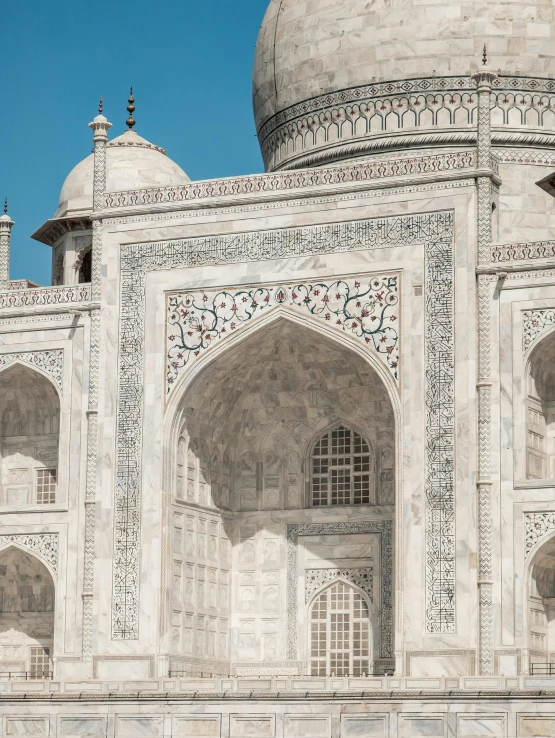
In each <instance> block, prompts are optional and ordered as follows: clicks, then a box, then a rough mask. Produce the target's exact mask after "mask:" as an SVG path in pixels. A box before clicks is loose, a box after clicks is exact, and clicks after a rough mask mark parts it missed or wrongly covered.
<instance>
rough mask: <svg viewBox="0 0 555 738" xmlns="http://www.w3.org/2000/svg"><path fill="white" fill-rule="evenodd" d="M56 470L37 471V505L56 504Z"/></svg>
mask: <svg viewBox="0 0 555 738" xmlns="http://www.w3.org/2000/svg"><path fill="white" fill-rule="evenodd" d="M57 476H58V474H57V470H56V469H37V505H51V504H53V503H54V502H56V481H57Z"/></svg>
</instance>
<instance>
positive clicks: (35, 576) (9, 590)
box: [0, 546, 54, 679]
mask: <svg viewBox="0 0 555 738" xmlns="http://www.w3.org/2000/svg"><path fill="white" fill-rule="evenodd" d="M53 637H54V582H53V581H52V577H51V575H50V573H49V571H48V569H47V568H46V566H45V565H44V564H42V563H41V562H40V561H39V560H38V559H37V558H36V557H35V556H33V555H31V554H30V553H27V552H26V551H23V550H21V549H19V548H17V547H15V546H10V547H8V548H7V549H3V550H2V551H0V673H12V674H13V673H15V674H18V673H21V674H27V675H28V676H30V677H31V678H34V679H43V678H49V675H50V672H51V670H52V667H51V659H52V646H53Z"/></svg>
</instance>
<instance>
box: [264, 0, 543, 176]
mask: <svg viewBox="0 0 555 738" xmlns="http://www.w3.org/2000/svg"><path fill="white" fill-rule="evenodd" d="M409 21H410V22H409ZM554 32H555V6H554V5H553V3H552V2H551V0H525V1H524V2H521V3H518V4H515V3H508V4H505V5H503V6H500V5H499V4H494V3H490V4H486V5H484V4H483V3H478V2H477V1H476V0H457V2H456V3H449V4H448V5H445V6H438V5H437V3H432V2H428V1H427V0H425V1H424V2H416V1H415V0H410V1H409V2H406V1H401V0H390V1H389V2H386V1H385V0H375V1H374V2H372V3H368V2H366V0H351V1H350V2H338V1H337V0H334V1H333V2H331V1H329V2H323V3H318V4H312V3H308V2H298V1H296V0H280V1H278V0H272V2H271V3H270V6H269V8H268V11H267V13H266V16H265V19H264V22H263V25H262V29H261V31H260V35H259V39H258V44H257V49H256V57H255V65H254V74H253V101H254V113H255V119H256V125H257V130H258V136H259V140H260V145H261V148H262V154H263V158H264V163H265V167H266V170H267V171H273V170H278V169H291V168H296V167H305V166H318V165H321V164H326V163H330V162H333V161H337V160H341V159H343V158H349V157H352V156H360V155H363V154H368V153H376V152H380V151H386V150H399V149H404V148H409V147H415V146H419V147H420V146H424V147H429V146H444V145H457V144H467V143H473V142H474V141H475V127H476V120H475V115H476V106H477V95H476V86H475V83H474V81H473V79H472V74H473V73H474V72H476V70H477V68H478V67H479V65H481V64H482V55H483V49H484V45H485V44H487V45H488V49H489V59H488V67H489V69H491V70H495V71H497V70H499V78H498V79H497V80H496V82H495V85H494V92H493V94H492V125H493V128H494V143H499V144H500V145H503V142H504V140H506V139H507V135H508V134H510V135H509V138H510V141H507V143H509V144H510V145H515V144H518V143H519V132H521V131H526V134H527V136H528V137H527V139H526V141H524V142H523V143H525V144H526V145H534V144H535V143H539V144H540V145H544V146H545V145H553V142H554V141H555V114H554V112H553V111H554V110H555V82H554V81H553V79H551V77H553V76H555V50H554V49H553V48H552V41H551V38H552V36H553V33H554ZM383 80H385V81H383ZM498 132H500V133H501V132H502V134H503V135H499V136H498V137H497V141H496V134H497V133H498ZM532 132H534V133H535V134H537V135H536V136H534V135H532V137H530V135H529V134H530V133H532ZM540 138H542V142H541V143H540V141H539V139H540Z"/></svg>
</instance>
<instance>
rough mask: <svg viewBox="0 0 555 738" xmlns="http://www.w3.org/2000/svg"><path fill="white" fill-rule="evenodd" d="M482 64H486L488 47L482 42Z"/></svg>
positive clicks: (485, 65)
mask: <svg viewBox="0 0 555 738" xmlns="http://www.w3.org/2000/svg"><path fill="white" fill-rule="evenodd" d="M482 65H483V66H484V67H487V65H488V47H487V46H486V45H485V44H484V51H483V53H482Z"/></svg>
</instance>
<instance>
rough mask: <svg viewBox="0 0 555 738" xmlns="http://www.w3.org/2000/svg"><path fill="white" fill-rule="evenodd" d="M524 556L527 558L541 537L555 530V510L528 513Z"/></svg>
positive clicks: (525, 517) (526, 516)
mask: <svg viewBox="0 0 555 738" xmlns="http://www.w3.org/2000/svg"><path fill="white" fill-rule="evenodd" d="M524 523H525V536H526V541H525V547H524V557H525V558H526V559H527V558H528V556H529V555H530V553H531V551H532V549H533V548H534V547H535V546H536V545H537V544H538V543H539V542H540V541H541V539H542V538H543V537H544V536H546V535H548V534H549V533H551V532H552V531H554V530H555V512H540V513H526V515H525V516H524Z"/></svg>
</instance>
